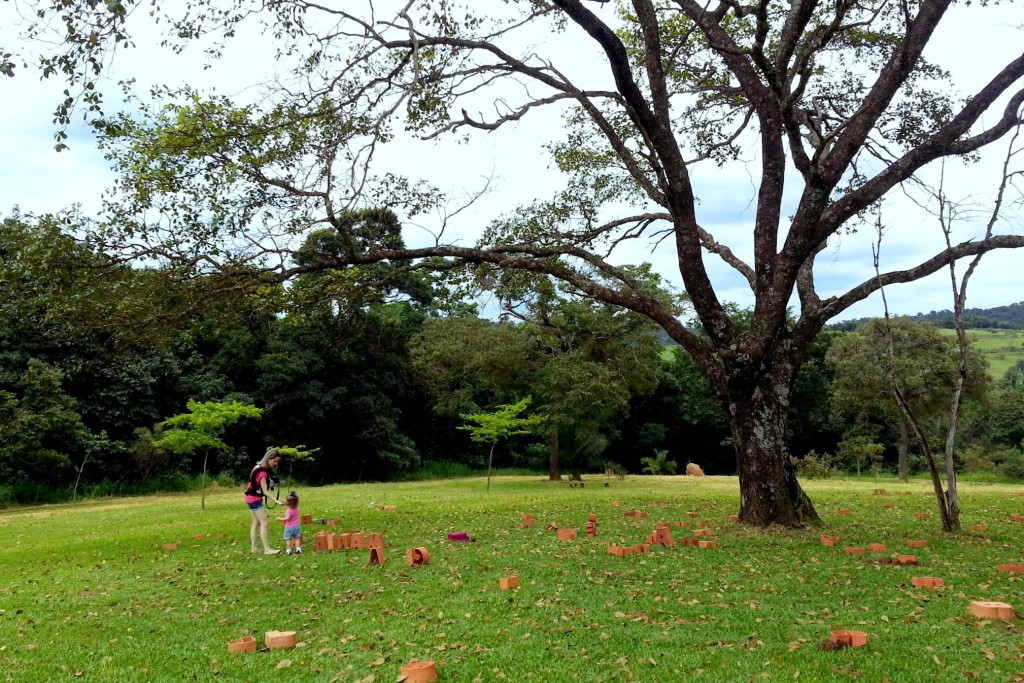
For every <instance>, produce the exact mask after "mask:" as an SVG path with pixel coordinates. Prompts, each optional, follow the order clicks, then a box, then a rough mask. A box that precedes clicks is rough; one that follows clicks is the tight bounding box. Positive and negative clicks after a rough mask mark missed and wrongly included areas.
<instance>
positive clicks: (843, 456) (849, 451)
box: [835, 436, 885, 475]
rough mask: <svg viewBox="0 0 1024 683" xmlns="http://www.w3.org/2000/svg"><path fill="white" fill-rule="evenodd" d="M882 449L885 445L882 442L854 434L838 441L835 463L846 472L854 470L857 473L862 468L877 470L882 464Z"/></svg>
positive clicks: (883, 449)
mask: <svg viewBox="0 0 1024 683" xmlns="http://www.w3.org/2000/svg"><path fill="white" fill-rule="evenodd" d="M884 451H885V447H884V446H882V444H879V443H875V442H874V441H872V440H871V439H870V438H868V437H866V436H854V437H851V438H848V439H843V440H842V441H840V442H839V446H838V447H837V448H836V456H835V464H836V466H838V467H842V468H843V469H844V470H846V471H847V472H856V473H857V474H858V475H859V474H860V473H861V470H862V469H870V470H871V471H872V472H877V471H878V469H879V467H880V466H881V464H882V454H883V452H884Z"/></svg>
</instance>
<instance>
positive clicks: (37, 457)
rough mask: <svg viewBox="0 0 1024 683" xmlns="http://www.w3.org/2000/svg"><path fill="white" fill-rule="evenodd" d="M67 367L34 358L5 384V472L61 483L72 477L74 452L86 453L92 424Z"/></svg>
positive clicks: (1, 401)
mask: <svg viewBox="0 0 1024 683" xmlns="http://www.w3.org/2000/svg"><path fill="white" fill-rule="evenodd" d="M63 377H64V375H63V373H61V372H60V371H59V370H57V369H56V368H53V367H52V366H49V365H47V364H46V363H43V362H42V361H40V360H37V359H35V358H32V359H30V360H29V361H28V364H27V367H26V368H25V371H24V373H23V374H22V375H21V376H20V377H19V378H18V381H17V382H16V383H15V385H14V386H13V387H11V390H10V391H7V390H0V477H2V478H3V479H4V481H6V482H8V483H12V484H17V483H21V482H27V481H32V482H36V483H39V484H44V485H48V486H53V487H58V486H61V485H65V484H66V483H69V482H70V475H71V474H72V473H73V471H74V470H73V466H72V464H71V456H78V455H81V454H84V452H85V448H86V444H87V443H88V441H89V438H90V434H89V430H88V429H86V427H85V425H84V424H82V418H81V415H79V414H78V411H77V410H76V403H75V400H74V399H73V398H72V397H70V396H68V394H67V393H66V392H65V391H64V389H63V387H62V382H63Z"/></svg>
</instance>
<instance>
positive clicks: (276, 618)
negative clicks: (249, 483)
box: [0, 476, 1024, 683]
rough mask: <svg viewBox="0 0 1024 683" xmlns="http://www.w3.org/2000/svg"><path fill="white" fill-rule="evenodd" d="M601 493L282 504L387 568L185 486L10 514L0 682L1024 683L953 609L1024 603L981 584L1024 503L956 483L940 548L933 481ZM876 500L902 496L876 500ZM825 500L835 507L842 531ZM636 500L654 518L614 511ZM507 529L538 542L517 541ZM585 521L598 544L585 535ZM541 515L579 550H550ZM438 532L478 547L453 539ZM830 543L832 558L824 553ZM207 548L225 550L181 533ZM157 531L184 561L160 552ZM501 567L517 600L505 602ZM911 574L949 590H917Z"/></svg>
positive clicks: (420, 486) (369, 496)
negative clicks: (785, 500)
mask: <svg viewBox="0 0 1024 683" xmlns="http://www.w3.org/2000/svg"><path fill="white" fill-rule="evenodd" d="M604 481H605V480H604V478H603V477H592V478H590V479H589V480H588V484H587V486H586V488H582V489H581V488H568V484H564V483H563V484H550V483H546V482H543V481H541V480H540V479H539V478H538V477H503V478H498V479H495V480H494V481H493V482H492V486H491V494H490V495H485V494H484V490H483V489H484V484H483V479H482V478H473V479H465V480H456V481H445V482H416V483H403V484H386V485H384V484H380V485H375V484H362V485H348V486H334V487H326V488H316V489H314V488H310V489H304V490H302V491H300V495H302V496H303V505H302V508H303V512H304V513H308V514H312V515H313V516H314V517H321V516H325V517H336V518H340V519H341V520H342V523H343V528H351V529H360V530H363V531H366V532H383V533H384V534H385V539H386V541H387V543H388V548H387V549H386V551H385V552H386V557H387V562H386V563H385V564H384V566H382V567H372V566H367V564H366V563H367V559H368V555H369V553H368V552H367V551H354V550H353V551H338V552H333V553H326V552H313V551H312V549H311V546H312V542H311V538H308V539H307V543H308V545H309V547H310V549H308V550H307V553H306V554H304V555H303V556H300V557H285V556H278V557H264V556H254V555H251V554H250V553H249V540H248V517H249V515H248V511H247V510H246V509H245V508H244V507H243V506H242V501H241V494H240V493H239V492H237V491H231V492H220V493H214V494H212V495H208V496H207V510H206V511H205V512H201V511H200V510H199V496H198V495H197V494H178V495H166V496H152V497H146V498H133V499H110V500H104V501H90V502H88V503H80V504H78V505H77V506H70V505H58V506H46V507H40V508H26V509H20V510H11V511H6V512H3V513H2V514H0V537H2V538H3V539H4V544H3V547H2V549H0V572H2V573H3V577H4V578H3V581H2V582H0V658H2V662H3V667H2V668H0V681H3V680H9V681H18V682H28V681H61V680H66V681H76V680H82V681H138V680H156V681H165V680H199V681H213V680H220V681H258V680H276V681H325V682H326V681H372V680H375V681H387V682H389V683H390V682H391V681H394V680H395V679H396V678H397V676H398V673H399V668H400V666H401V665H402V664H404V663H407V662H409V661H411V660H414V659H432V660H435V661H436V662H437V663H438V671H439V676H440V680H441V681H467V682H468V681H494V680H509V681H524V680H536V681H577V680H578V681H627V680H638V681H677V680H715V681H760V680H768V681H792V680H796V679H797V678H798V679H799V680H804V681H853V680H861V681H882V680H889V681H894V682H895V681H921V680H932V681H962V680H965V679H969V680H979V681H1008V680H1017V679H1016V678H1014V677H1015V676H1018V675H1019V674H1018V673H1017V672H1020V671H1024V662H1022V657H1021V653H1020V649H1019V648H1020V643H1021V633H1022V628H1021V625H1020V624H1019V622H1017V621H1013V622H1008V623H1003V622H996V623H987V622H981V621H978V620H976V619H974V618H972V617H970V616H969V615H968V606H969V603H970V601H971V600H998V601H1003V602H1008V603H1010V604H1011V605H1014V606H1016V607H1018V608H1019V609H1022V611H1024V581H1022V580H1021V579H1018V578H1016V577H1015V576H1012V575H1007V574H1001V573H998V572H996V570H995V565H996V564H998V563H1005V562H1019V561H1021V550H1020V534H1021V529H1022V527H1021V526H1020V525H1017V524H1012V523H1010V522H1009V521H1008V517H1009V515H1010V514H1011V513H1014V512H1019V511H1021V510H1022V508H1024V498H1021V497H1017V496H1016V495H1015V493H1016V492H1017V491H1018V490H1019V488H1020V487H1015V486H1011V485H998V484H983V483H965V484H963V485H962V494H963V506H964V515H963V517H964V522H965V524H974V523H979V522H984V523H987V524H989V530H988V531H987V532H985V533H976V532H964V533H961V534H956V535H947V534H943V533H941V532H940V531H939V530H938V523H937V520H936V512H935V503H934V500H933V498H931V497H930V496H929V495H928V493H929V485H928V484H927V483H925V482H918V481H914V482H911V483H909V484H902V483H898V482H895V481H892V480H873V479H867V478H865V479H864V480H858V481H837V480H829V481H820V482H818V481H814V482H807V484H806V487H807V489H808V491H809V492H810V494H811V496H812V497H813V499H814V500H815V502H816V504H817V506H818V509H819V511H820V512H821V513H822V515H823V517H824V518H825V523H824V525H823V526H822V527H821V528H820V529H811V530H807V531H788V530H778V529H776V530H770V531H759V530H754V529H748V528H744V527H742V526H740V525H737V524H734V523H729V522H726V521H724V516H725V515H727V514H730V513H733V512H735V511H736V508H737V501H738V493H737V484H736V480H735V478H729V477H706V478H702V479H696V478H686V477H659V478H655V477H639V476H631V477H630V478H628V479H627V480H625V481H622V480H618V479H611V480H608V481H609V487H608V488H605V487H604V486H603V482H604ZM881 487H885V488H887V489H889V490H890V491H892V492H896V491H911V492H912V494H913V495H906V496H902V495H891V496H887V497H880V496H873V495H872V489H874V488H881ZM655 500H664V501H667V504H666V505H663V506H657V505H655V504H654V501H655ZM613 501H621V502H622V506H614V505H613V504H612V503H613ZM370 503H375V504H376V505H383V504H394V505H397V506H398V509H397V510H395V511H390V512H385V511H380V510H378V509H377V508H376V506H374V505H370ZM884 504H895V505H896V506H897V507H896V508H895V509H885V508H884V507H883V505H884ZM839 507H844V508H849V509H850V510H851V512H852V514H851V515H849V516H836V515H835V514H833V511H834V510H835V509H836V508H839ZM631 509H637V510H643V511H646V512H648V513H649V515H650V516H649V517H648V518H646V519H635V518H626V517H624V515H623V513H624V512H625V511H627V510H631ZM687 512H697V513H699V514H700V515H701V516H702V517H703V518H705V519H707V520H710V521H711V523H712V528H713V529H714V531H715V533H716V534H717V540H718V543H719V547H718V548H716V549H711V550H697V549H695V548H690V547H681V546H676V547H674V548H661V547H654V548H653V549H652V552H651V553H650V554H649V555H646V556H644V555H639V556H637V555H634V556H632V557H625V558H623V557H613V556H611V555H609V554H608V553H607V550H606V549H607V546H608V545H610V544H633V543H640V542H642V541H643V540H644V538H645V537H646V536H647V535H648V534H650V533H651V531H652V530H653V527H654V524H655V522H658V521H667V522H675V521H681V520H688V521H689V520H690V518H688V517H687V516H686V513H687ZM915 512H928V513H930V517H929V519H928V520H923V521H922V520H919V519H915V518H914V517H913V516H912V513H915ZM524 513H532V514H534V515H535V516H536V518H537V527H536V528H534V529H523V528H521V527H520V518H521V515H522V514H524ZM588 514H595V515H597V519H598V524H599V526H598V537H597V538H586V537H585V536H582V532H583V523H584V522H585V521H586V519H587V515H588ZM551 523H554V524H557V525H559V526H562V527H575V528H577V529H579V530H580V533H581V537H580V538H579V539H578V540H576V541H573V542H558V541H557V540H556V539H555V533H554V532H553V531H548V530H546V528H545V527H547V525H548V524H551ZM320 529H322V527H319V526H313V527H312V528H308V527H307V529H306V531H307V532H310V534H309V535H310V536H311V532H315V531H317V530H320ZM448 531H468V532H469V533H470V535H472V536H473V537H475V538H477V539H478V542H476V543H471V544H456V543H450V542H448V541H447V540H446V538H445V534H446V532H448ZM672 531H673V533H674V534H675V535H676V537H677V538H680V537H682V536H684V535H688V534H689V533H690V530H689V529H684V528H676V527H673V529H672ZM826 531H827V532H829V533H835V534H838V535H839V536H840V537H841V540H840V542H839V543H838V544H837V547H835V548H826V547H823V546H821V545H820V544H819V542H818V535H819V533H822V532H826ZM216 532H228V533H229V534H230V535H229V537H228V538H216V537H214V536H211V537H210V538H206V539H202V540H193V539H192V536H193V534H198V533H211V534H213V533H216ZM279 534H280V525H275V526H274V535H275V536H278V535H279ZM910 538H920V539H925V540H927V541H928V547H927V548H923V549H918V550H916V554H917V555H918V557H919V558H920V562H921V566H919V567H898V566H889V565H886V564H884V563H881V562H879V559H881V558H887V557H891V556H894V555H895V554H897V553H901V552H908V550H907V549H906V548H905V541H906V540H907V539H910ZM175 541H177V542H180V543H181V547H180V549H179V550H177V551H173V552H168V551H164V550H162V548H161V546H162V544H164V543H168V542H175ZM871 542H878V543H886V544H888V545H889V551H888V552H887V553H884V554H883V555H880V556H875V557H872V556H870V555H869V556H868V557H865V558H859V557H848V556H846V555H845V554H844V553H843V551H842V549H841V547H839V546H850V545H859V546H866V545H867V544H868V543H871ZM413 546H424V547H426V548H428V549H429V551H430V555H431V556H430V563H429V565H427V566H425V567H416V568H410V567H407V566H406V565H405V562H404V552H405V549H406V548H409V547H413ZM512 574H516V575H518V576H519V577H520V579H521V583H522V585H521V587H520V588H519V589H518V590H513V591H501V590H499V588H498V580H499V578H500V577H503V576H508V575H512ZM915 575H929V576H938V577H942V578H944V579H945V581H946V587H945V588H943V589H937V590H936V589H930V590H925V589H913V588H911V587H910V578H911V577H912V576H915ZM275 629H276V630H295V631H297V632H298V634H299V641H300V643H301V646H300V647H298V648H296V649H294V650H288V651H273V652H257V653H256V654H253V655H229V654H228V653H227V652H226V643H227V642H228V641H229V640H233V639H235V638H238V637H241V636H243V635H249V634H251V635H255V636H257V638H258V639H259V640H261V641H262V634H263V632H264V631H267V630H275ZM837 629H855V630H863V631H867V632H868V633H869V638H870V640H869V643H868V647H866V648H861V649H855V650H854V649H847V650H839V651H828V650H823V649H821V648H820V647H819V646H820V644H821V643H822V642H823V641H825V640H826V639H827V638H828V635H829V632H830V631H832V630H837ZM279 667H280V668H281V669H280V670H279ZM886 677H887V678H886Z"/></svg>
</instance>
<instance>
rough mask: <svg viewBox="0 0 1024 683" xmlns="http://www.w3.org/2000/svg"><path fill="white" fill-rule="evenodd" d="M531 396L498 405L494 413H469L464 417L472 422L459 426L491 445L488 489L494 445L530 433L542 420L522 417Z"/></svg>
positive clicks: (541, 418) (488, 479)
mask: <svg viewBox="0 0 1024 683" xmlns="http://www.w3.org/2000/svg"><path fill="white" fill-rule="evenodd" d="M530 402H531V398H530V397H529V396H527V397H525V398H522V399H520V400H519V401H517V402H516V403H510V404H506V405H501V406H498V407H497V409H496V410H495V411H494V412H492V413H475V414H472V413H467V414H465V415H463V416H462V419H464V420H466V422H469V423H472V424H466V425H462V426H461V427H459V429H464V430H466V431H467V432H469V434H470V438H471V439H473V441H475V442H477V443H483V444H488V445H490V447H491V448H490V451H489V452H488V454H487V490H488V492H489V491H490V490H491V465H492V464H493V463H494V447H495V446H496V445H497V444H498V442H499V441H501V440H502V439H508V438H510V437H513V436H516V435H517V434H529V433H530V432H531V431H533V430H535V429H536V428H537V427H538V426H539V425H540V424H541V423H542V422H543V419H544V418H543V417H542V416H540V415H531V416H530V417H521V414H522V413H523V411H525V410H526V409H527V408H529V407H530Z"/></svg>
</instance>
